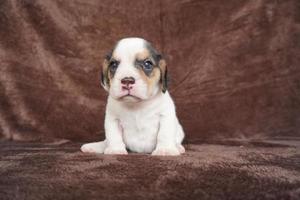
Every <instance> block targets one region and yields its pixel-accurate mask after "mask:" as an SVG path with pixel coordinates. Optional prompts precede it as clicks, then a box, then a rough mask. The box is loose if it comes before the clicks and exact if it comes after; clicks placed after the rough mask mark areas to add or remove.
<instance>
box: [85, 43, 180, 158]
mask: <svg viewBox="0 0 300 200" xmlns="http://www.w3.org/2000/svg"><path fill="white" fill-rule="evenodd" d="M102 70H103V71H102V76H101V77H102V86H103V87H104V89H105V90H106V91H108V93H109V95H108V100H107V105H106V113H105V122H104V128H105V137H106V139H105V140H104V141H101V142H93V143H88V144H84V145H82V147H81V151H82V152H87V153H104V154H128V151H131V152H137V153H151V154H152V155H162V156H164V155H166V156H167V155H168V156H169V155H170V156H175V155H180V154H182V153H184V152H185V149H184V147H183V146H182V140H183V138H184V132H183V129H182V127H181V125H180V123H179V121H178V119H177V116H176V112H175V106H174V102H173V100H172V98H171V96H170V94H169V93H168V91H167V65H166V61H165V60H164V59H163V58H162V56H161V55H160V54H159V53H158V52H157V51H156V50H155V49H154V48H153V47H152V45H151V44H150V43H149V42H147V41H146V40H144V39H142V38H125V39H122V40H120V41H119V42H118V43H117V44H116V46H115V48H114V49H113V51H112V52H111V53H110V54H109V55H108V56H107V57H106V58H105V60H104V62H103V69H102Z"/></svg>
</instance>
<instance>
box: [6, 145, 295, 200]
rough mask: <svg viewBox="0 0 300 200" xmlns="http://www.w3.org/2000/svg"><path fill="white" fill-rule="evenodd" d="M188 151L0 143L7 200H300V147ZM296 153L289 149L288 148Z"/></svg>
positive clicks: (225, 147) (201, 147)
mask: <svg viewBox="0 0 300 200" xmlns="http://www.w3.org/2000/svg"><path fill="white" fill-rule="evenodd" d="M228 144H229V142H228V141H223V142H222V145H217V144H198V145H192V144H189V145H186V146H185V147H186V149H187V153H186V154H184V155H183V156H180V157H153V156H149V155H137V154H130V155H128V156H107V155H92V154H89V155H87V154H83V153H81V152H79V151H78V149H79V144H74V143H68V144H62V145H53V144H33V143H3V142H2V143H0V177H1V178H0V199H3V200H4V199H5V200H11V199H24V200H25V199H26V200H27V199H28V200H35V199H36V200H44V199H49V200H50V199H51V200H53V199H57V200H58V199H62V200H68V199H95V200H96V199H97V200H99V199H104V200H106V199H111V200H117V199H130V200H134V199H139V200H140V199H144V200H148V199H149V200H150V199H170V200H171V199H172V200H176V199H178V200H183V199H189V200H193V199H201V200H205V199H243V200H250V199H252V200H257V199H274V200H277V199H291V200H299V199H300V141H299V140H298V142H294V143H292V142H286V141H276V143H274V141H272V142H271V143H257V142H256V143H247V144H246V143H240V142H235V145H232V144H233V143H230V145H228ZM288 144H289V145H290V146H289V145H288Z"/></svg>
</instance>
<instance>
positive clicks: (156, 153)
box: [152, 147, 180, 156]
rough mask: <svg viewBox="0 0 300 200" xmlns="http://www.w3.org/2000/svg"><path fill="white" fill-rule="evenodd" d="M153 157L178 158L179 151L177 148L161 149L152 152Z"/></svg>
mask: <svg viewBox="0 0 300 200" xmlns="http://www.w3.org/2000/svg"><path fill="white" fill-rule="evenodd" d="M152 155H153V156H178V155H180V152H179V150H178V149H177V148H176V147H159V148H156V149H155V150H154V151H153V152H152Z"/></svg>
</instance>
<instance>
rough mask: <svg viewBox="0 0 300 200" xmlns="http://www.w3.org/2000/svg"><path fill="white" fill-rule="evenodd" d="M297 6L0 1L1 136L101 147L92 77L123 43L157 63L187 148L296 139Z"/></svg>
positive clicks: (299, 89) (299, 76) (202, 0)
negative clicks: (146, 49) (209, 141)
mask: <svg viewBox="0 0 300 200" xmlns="http://www.w3.org/2000/svg"><path fill="white" fill-rule="evenodd" d="M299 24H300V1H298V0H278V1H259V0H258V1H253V0H242V1H236V0H228V1H226V2H225V1H222V0H213V1H207V0H188V1H185V0H182V1H173V0H163V1H151V0H144V1H139V0H131V1H122V0H114V1H111V0H104V1H98V0H88V1H85V0H70V1H60V0H1V1H0V135H1V137H3V138H8V139H14V140H48V139H52V138H65V139H70V140H75V141H92V140H94V139H96V138H97V139H100V138H101V137H103V117H104V109H105V102H106V95H107V94H106V93H105V92H104V90H103V89H101V88H100V83H99V79H100V78H99V74H100V68H101V63H102V59H103V57H104V55H105V54H106V52H108V51H109V50H110V48H112V45H113V44H114V43H115V42H116V41H117V40H118V39H120V38H122V37H128V36H140V37H144V38H146V39H147V40H150V41H152V42H153V44H154V46H156V47H157V48H158V49H159V50H160V51H162V52H163V54H165V55H166V57H167V61H168V66H169V72H170V77H171V83H170V92H171V94H172V96H173V97H174V99H175V102H176V105H177V111H178V115H179V119H180V121H181V122H182V124H183V127H184V129H185V131H186V135H187V141H193V140H197V139H203V138H211V137H237V138H245V137H246V138H248V137H250V138H263V137H277V136H284V137H286V136H299V130H300V106H299V105H300V67H299V64H300V53H299V51H300V39H299V38H300V27H299V26H300V25H299Z"/></svg>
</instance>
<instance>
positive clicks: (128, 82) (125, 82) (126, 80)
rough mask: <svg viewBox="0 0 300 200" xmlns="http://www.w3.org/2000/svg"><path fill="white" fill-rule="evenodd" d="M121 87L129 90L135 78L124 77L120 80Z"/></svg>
mask: <svg viewBox="0 0 300 200" xmlns="http://www.w3.org/2000/svg"><path fill="white" fill-rule="evenodd" d="M121 83H122V89H125V90H130V89H132V86H133V85H134V84H135V79H134V78H133V77H125V78H123V79H122V80H121Z"/></svg>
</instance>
